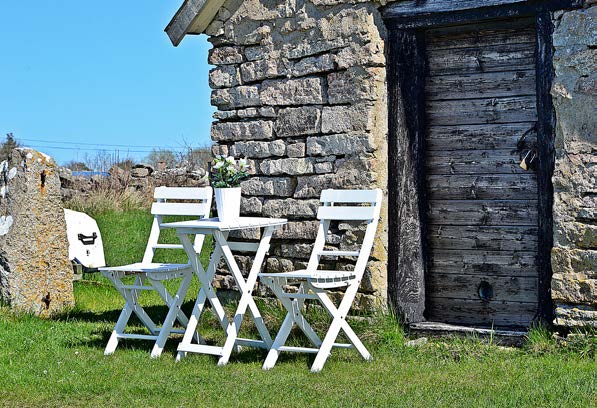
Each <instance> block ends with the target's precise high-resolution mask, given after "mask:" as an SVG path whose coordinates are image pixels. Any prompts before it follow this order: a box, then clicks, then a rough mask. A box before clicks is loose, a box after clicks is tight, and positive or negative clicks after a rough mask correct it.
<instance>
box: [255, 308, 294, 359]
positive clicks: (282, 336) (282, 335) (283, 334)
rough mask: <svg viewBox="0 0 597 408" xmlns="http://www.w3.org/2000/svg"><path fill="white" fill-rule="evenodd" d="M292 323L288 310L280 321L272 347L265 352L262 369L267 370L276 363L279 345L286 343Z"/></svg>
mask: <svg viewBox="0 0 597 408" xmlns="http://www.w3.org/2000/svg"><path fill="white" fill-rule="evenodd" d="M293 325H294V321H293V320H292V315H291V313H290V312H288V313H287V314H286V317H285V318H284V321H283V322H282V326H281V327H280V331H279V332H278V335H277V336H276V338H275V339H274V342H273V344H272V347H271V348H270V350H269V352H268V353H267V357H266V358H265V361H264V363H263V366H262V368H263V369H264V370H269V369H271V368H273V367H274V366H275V365H276V361H278V356H279V355H280V347H282V346H283V345H284V343H286V339H288V336H289V335H290V331H291V330H292V326H293Z"/></svg>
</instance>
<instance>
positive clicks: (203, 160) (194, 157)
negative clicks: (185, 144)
mask: <svg viewBox="0 0 597 408" xmlns="http://www.w3.org/2000/svg"><path fill="white" fill-rule="evenodd" d="M211 159H212V157H211V149H210V148H209V147H199V148H194V149H191V148H188V149H187V151H186V152H185V153H182V154H181V157H180V165H181V166H183V167H189V168H191V169H199V168H201V169H207V164H208V162H209V161H210V160H211Z"/></svg>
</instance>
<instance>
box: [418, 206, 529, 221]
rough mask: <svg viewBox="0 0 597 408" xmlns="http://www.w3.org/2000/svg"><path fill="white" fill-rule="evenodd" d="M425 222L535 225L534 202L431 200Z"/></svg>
mask: <svg viewBox="0 0 597 408" xmlns="http://www.w3.org/2000/svg"><path fill="white" fill-rule="evenodd" d="M427 221H428V222H429V223H430V224H440V225H526V226H536V225H537V201H531V200H529V201H526V200H496V201H476V200H463V201H458V200H430V202H429V212H428V219H427Z"/></svg>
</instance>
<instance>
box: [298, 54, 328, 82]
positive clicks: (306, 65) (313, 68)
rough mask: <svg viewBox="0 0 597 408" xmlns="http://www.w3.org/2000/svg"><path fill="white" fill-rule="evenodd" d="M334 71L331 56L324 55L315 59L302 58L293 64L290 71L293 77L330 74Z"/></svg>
mask: <svg viewBox="0 0 597 408" xmlns="http://www.w3.org/2000/svg"><path fill="white" fill-rule="evenodd" d="M333 70H334V58H333V56H332V55H331V54H324V55H320V56H317V57H307V58H303V59H301V60H299V61H297V62H295V63H294V65H293V66H292V69H291V71H290V72H291V74H292V76H293V77H301V76H305V75H311V74H318V73H321V72H330V71H333Z"/></svg>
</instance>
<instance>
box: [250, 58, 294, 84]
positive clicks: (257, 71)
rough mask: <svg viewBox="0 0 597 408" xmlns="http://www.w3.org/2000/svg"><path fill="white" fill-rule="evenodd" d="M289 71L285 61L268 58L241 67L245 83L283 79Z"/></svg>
mask: <svg viewBox="0 0 597 408" xmlns="http://www.w3.org/2000/svg"><path fill="white" fill-rule="evenodd" d="M287 71H288V70H287V68H286V66H285V64H284V61H280V60H275V59H267V58H266V59H261V60H257V61H249V62H246V63H244V64H242V65H241V66H240V73H241V78H242V80H243V81H244V82H257V81H262V80H264V79H268V78H278V77H282V76H285V75H286V74H287Z"/></svg>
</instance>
